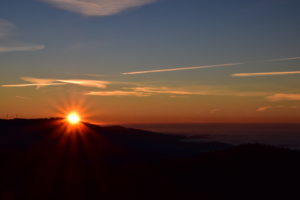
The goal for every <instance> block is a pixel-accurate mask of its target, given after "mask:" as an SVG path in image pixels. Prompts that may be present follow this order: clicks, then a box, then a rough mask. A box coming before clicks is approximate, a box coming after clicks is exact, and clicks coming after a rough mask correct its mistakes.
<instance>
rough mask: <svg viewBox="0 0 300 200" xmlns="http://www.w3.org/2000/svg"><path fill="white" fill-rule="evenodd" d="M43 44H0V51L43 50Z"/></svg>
mask: <svg viewBox="0 0 300 200" xmlns="http://www.w3.org/2000/svg"><path fill="white" fill-rule="evenodd" d="M44 48H45V46H44V45H19V46H1V45H0V53H3V52H15V51H38V50H43V49H44Z"/></svg>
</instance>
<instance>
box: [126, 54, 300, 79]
mask: <svg viewBox="0 0 300 200" xmlns="http://www.w3.org/2000/svg"><path fill="white" fill-rule="evenodd" d="M289 60H300V57H289V58H277V59H271V60H261V61H259V62H280V61H289ZM247 63H249V62H242V63H228V64H218V65H202V66H193V67H177V68H167V69H156V70H145V71H135V72H124V73H121V74H125V75H128V74H129V75H132V74H147V73H158V72H172V71H182V70H194V69H207V68H215V67H226V66H236V65H241V64H247ZM288 74H289V73H288Z"/></svg>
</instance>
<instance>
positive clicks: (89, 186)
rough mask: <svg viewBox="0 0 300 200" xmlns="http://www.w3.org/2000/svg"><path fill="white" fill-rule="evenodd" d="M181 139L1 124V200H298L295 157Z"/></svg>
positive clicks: (56, 122) (55, 124) (51, 122)
mask: <svg viewBox="0 0 300 200" xmlns="http://www.w3.org/2000/svg"><path fill="white" fill-rule="evenodd" d="M184 139H186V138H184V137H182V136H170V135H164V134H159V133H153V132H148V131H142V130H137V129H128V128H124V127H120V126H111V127H101V126H97V125H92V124H83V125H81V126H80V128H78V129H76V128H71V129H70V127H68V125H67V124H66V123H65V122H64V121H63V120H62V119H35V120H23V119H16V120H0V159H1V165H0V199H1V200H2V199H4V200H6V199H7V200H11V199H49V200H50V199H72V200H77V199H83V200H85V199H139V200H142V199H149V200H150V199H151V200H152V199H153V200H154V199H171V200H172V199H275V198H277V199H278V198H280V199H298V198H297V196H298V197H299V194H298V189H299V187H298V182H299V180H300V179H299V178H300V176H299V175H300V173H299V172H300V154H299V153H298V152H296V151H291V150H287V149H279V148H275V147H271V146H266V145H259V144H248V145H240V146H231V145H228V144H223V143H218V142H211V143H191V142H184Z"/></svg>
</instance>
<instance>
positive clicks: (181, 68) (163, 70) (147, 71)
mask: <svg viewBox="0 0 300 200" xmlns="http://www.w3.org/2000/svg"><path fill="white" fill-rule="evenodd" d="M241 64H242V63H227V64H218V65H202V66H193V67H176V68H167V69H156V70H145V71H135V72H124V73H122V74H124V75H133V74H147V73H159V72H172V71H183V70H194V69H208V68H217V67H229V66H236V65H241Z"/></svg>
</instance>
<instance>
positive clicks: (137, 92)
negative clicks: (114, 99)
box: [85, 87, 270, 97]
mask: <svg viewBox="0 0 300 200" xmlns="http://www.w3.org/2000/svg"><path fill="white" fill-rule="evenodd" d="M85 95H92V96H136V97H147V96H154V95H171V97H174V95H178V96H195V95H197V96H236V97H265V96H267V95H270V93H262V92H235V91H223V90H213V89H206V90H205V89H204V90H197V91H190V90H178V89H173V88H168V87H135V88H127V89H125V88H124V89H123V90H113V91H90V92H87V93H85Z"/></svg>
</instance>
